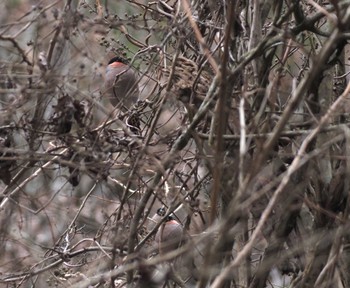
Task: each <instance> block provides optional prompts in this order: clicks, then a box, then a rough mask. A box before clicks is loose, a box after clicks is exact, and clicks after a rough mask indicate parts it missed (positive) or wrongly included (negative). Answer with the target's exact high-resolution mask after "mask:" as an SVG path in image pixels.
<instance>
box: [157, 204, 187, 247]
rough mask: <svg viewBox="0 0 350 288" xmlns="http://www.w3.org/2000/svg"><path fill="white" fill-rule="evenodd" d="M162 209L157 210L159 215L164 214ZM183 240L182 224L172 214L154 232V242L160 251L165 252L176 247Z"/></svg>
mask: <svg viewBox="0 0 350 288" xmlns="http://www.w3.org/2000/svg"><path fill="white" fill-rule="evenodd" d="M164 212H165V211H164V209H162V208H160V209H158V211H157V214H158V215H159V216H164V215H165V214H163V213H164ZM183 240H184V231H183V228H182V225H181V224H180V223H179V222H178V221H176V220H175V218H174V217H173V216H171V215H170V216H168V218H167V219H166V221H165V223H163V224H162V225H161V226H160V227H159V230H158V232H157V234H156V237H155V243H156V246H157V247H158V250H159V252H160V253H166V252H169V251H171V250H173V249H176V248H178V247H179V246H180V245H181V243H182V242H183Z"/></svg>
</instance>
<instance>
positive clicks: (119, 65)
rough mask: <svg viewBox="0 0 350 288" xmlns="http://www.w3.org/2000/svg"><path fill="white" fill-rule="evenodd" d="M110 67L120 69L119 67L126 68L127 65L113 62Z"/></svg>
mask: <svg viewBox="0 0 350 288" xmlns="http://www.w3.org/2000/svg"><path fill="white" fill-rule="evenodd" d="M108 66H109V67H113V68H118V67H122V66H125V64H124V63H122V62H113V63H111V64H109V65H108Z"/></svg>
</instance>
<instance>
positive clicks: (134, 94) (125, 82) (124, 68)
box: [103, 56, 139, 111]
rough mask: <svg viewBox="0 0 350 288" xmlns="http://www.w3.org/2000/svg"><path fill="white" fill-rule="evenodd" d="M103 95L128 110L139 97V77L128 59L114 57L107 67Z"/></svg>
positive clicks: (117, 106) (122, 108)
mask: <svg viewBox="0 0 350 288" xmlns="http://www.w3.org/2000/svg"><path fill="white" fill-rule="evenodd" d="M103 96H104V97H106V98H108V99H109V101H110V102H111V104H112V105H113V106H114V107H116V108H119V109H121V110H123V111H127V110H128V109H129V108H130V107H131V106H132V105H133V104H134V103H136V102H137V100H138V97H139V88H138V77H137V73H136V72H135V70H134V69H133V68H132V67H131V66H130V65H129V63H128V61H127V60H126V59H124V58H122V57H119V56H116V57H113V58H112V59H111V60H110V61H109V62H108V66H107V69H106V78H105V84H104V89H103Z"/></svg>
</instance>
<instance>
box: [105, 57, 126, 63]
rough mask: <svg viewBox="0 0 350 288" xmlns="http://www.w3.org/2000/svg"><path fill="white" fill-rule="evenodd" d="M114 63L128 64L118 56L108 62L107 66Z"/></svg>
mask: <svg viewBox="0 0 350 288" xmlns="http://www.w3.org/2000/svg"><path fill="white" fill-rule="evenodd" d="M114 62H120V63H123V64H126V65H127V64H129V62H128V60H127V59H125V58H123V57H120V56H115V57H113V58H112V59H111V60H109V62H108V65H109V64H112V63H114Z"/></svg>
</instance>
